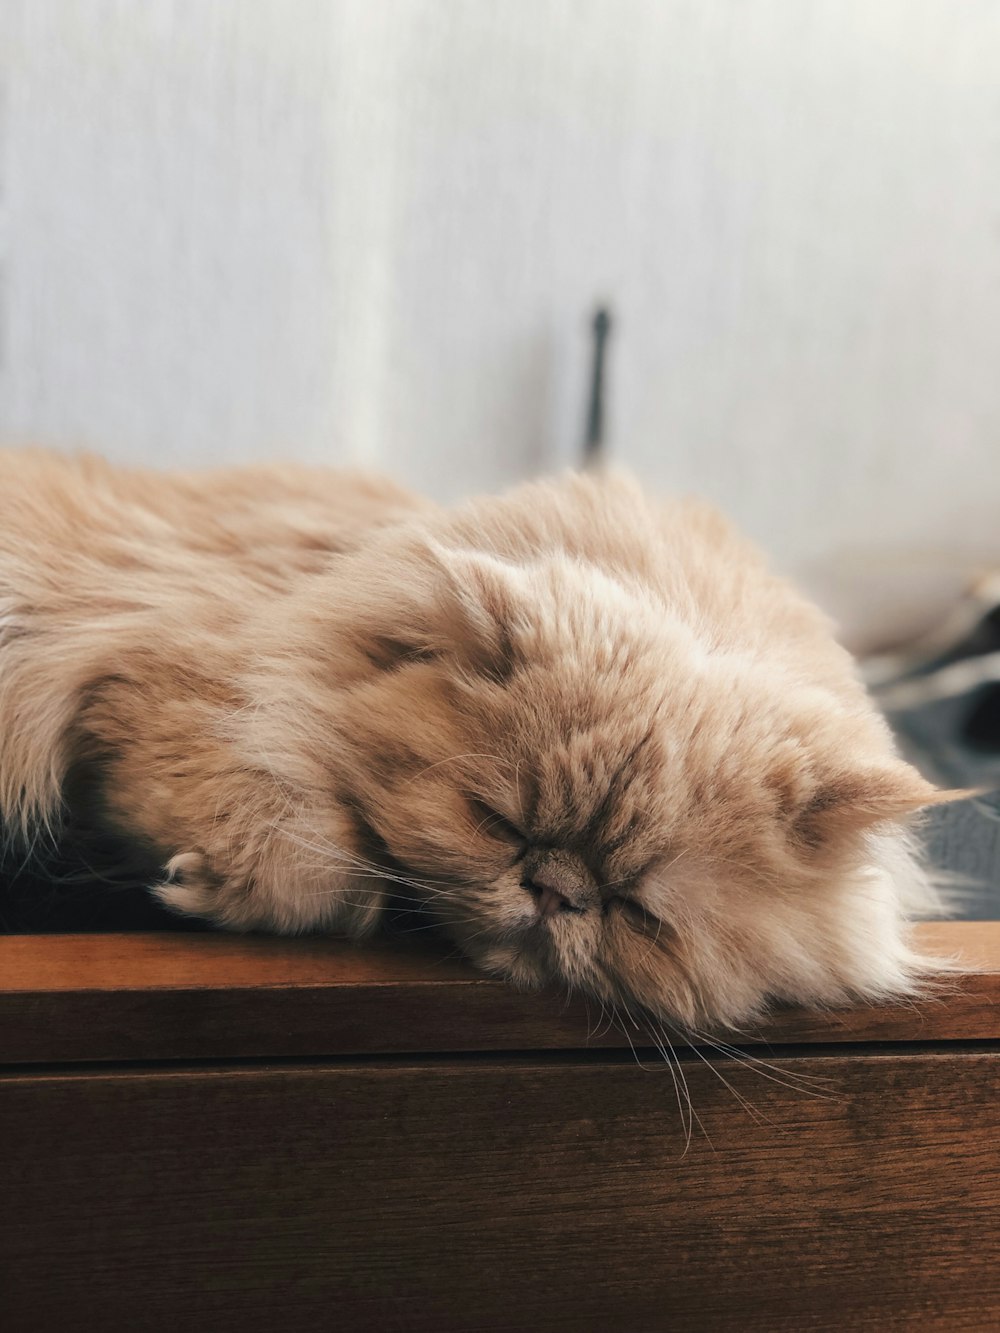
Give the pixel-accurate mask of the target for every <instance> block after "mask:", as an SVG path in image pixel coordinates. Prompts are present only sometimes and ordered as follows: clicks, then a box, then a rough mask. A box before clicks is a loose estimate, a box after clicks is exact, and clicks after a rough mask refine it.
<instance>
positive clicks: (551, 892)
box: [521, 877, 583, 917]
mask: <svg viewBox="0 0 1000 1333" xmlns="http://www.w3.org/2000/svg"><path fill="white" fill-rule="evenodd" d="M521 888H524V889H527V890H528V893H531V896H532V897H533V898H535V906H536V908H537V909H539V916H541V917H545V916H555V914H556V913H557V912H581V910H583V908H577V906H573V904H572V902H571V901H569V898H568V897H567V896H565V894H564V893H560V892H559V889H557V888H556V886H555V885H552V884H545V882H544V881H543V880H539V878H537V877H532V878H531V880H521Z"/></svg>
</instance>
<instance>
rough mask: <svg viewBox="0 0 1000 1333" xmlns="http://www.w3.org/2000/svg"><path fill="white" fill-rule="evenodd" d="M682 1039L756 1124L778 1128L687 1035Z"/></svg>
mask: <svg viewBox="0 0 1000 1333" xmlns="http://www.w3.org/2000/svg"><path fill="white" fill-rule="evenodd" d="M684 1041H685V1043H686V1044H687V1045H688V1046H690V1047H691V1050H692V1051H694V1053H695V1055H696V1056H697V1057H698V1059H699V1060H700V1061H701V1062H702V1064H703V1065H705V1067H706V1068H707V1069H710V1070H711V1071H712V1073H713V1074H714V1075H715V1077H716V1078H717V1079H718V1080H719V1082H720V1083H722V1084H723V1085H724V1086H725V1087H727V1088H728V1089H729V1091H730V1092H731V1093H732V1095H733V1096H734V1097H735V1098H736V1100H737V1101H738V1102H739V1104H740V1105H741V1106H742V1107H743V1109H744V1111H746V1113H747V1115H748V1116H749V1117H750V1119H751V1120H752V1121H753V1122H754V1123H755V1124H758V1125H759V1124H767V1125H770V1126H771V1128H772V1129H779V1126H777V1125H776V1124H775V1123H774V1121H773V1120H769V1119H768V1117H767V1116H766V1115H764V1113H763V1112H762V1111H759V1110H758V1109H757V1107H755V1106H754V1105H753V1103H752V1102H750V1101H748V1099H747V1098H746V1097H744V1096H743V1095H742V1093H739V1092H737V1091H736V1089H735V1088H734V1087H733V1085H732V1084H731V1083H730V1082H729V1080H728V1079H727V1078H725V1077H724V1075H723V1074H721V1073H720V1072H719V1070H718V1069H717V1068H716V1066H715V1065H714V1064H713V1063H712V1061H711V1060H709V1059H708V1058H707V1057H706V1056H705V1055H703V1054H702V1052H701V1051H699V1049H698V1047H697V1046H695V1045H693V1044H692V1043H691V1042H690V1041H689V1040H688V1038H687V1037H684Z"/></svg>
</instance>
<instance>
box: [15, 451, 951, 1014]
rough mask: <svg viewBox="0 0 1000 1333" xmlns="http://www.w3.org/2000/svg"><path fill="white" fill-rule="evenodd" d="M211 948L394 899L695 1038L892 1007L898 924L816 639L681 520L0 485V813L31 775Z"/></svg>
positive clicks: (874, 768)
mask: <svg viewBox="0 0 1000 1333" xmlns="http://www.w3.org/2000/svg"><path fill="white" fill-rule="evenodd" d="M81 766H82V768H83V771H84V772H86V773H87V774H88V775H89V780H90V781H92V782H95V783H96V782H99V783H100V786H101V796H102V802H103V806H104V808H105V810H106V812H107V814H108V817H109V818H110V820H111V821H112V823H113V824H114V825H115V826H116V827H118V828H119V829H122V830H125V831H127V832H128V833H130V834H131V835H133V836H136V837H138V838H141V839H142V840H143V841H144V842H145V843H146V844H147V845H150V846H152V847H154V848H156V849H158V852H159V855H160V856H161V857H162V861H163V863H164V865H165V866H167V867H168V875H169V878H168V879H167V880H166V882H164V883H163V884H162V885H160V886H159V887H157V888H156V890H155V891H156V892H157V893H158V894H159V896H160V897H161V898H162V899H163V901H165V902H166V903H168V904H169V905H170V906H171V907H173V908H175V909H176V910H178V911H180V912H186V913H193V914H196V915H203V916H205V917H208V918H210V919H211V920H213V921H215V922H217V923H220V924H222V925H224V926H228V927H231V928H234V929H237V930H249V929H262V930H275V931H302V930H316V929H319V930H333V931H343V932H346V933H348V934H350V935H352V936H360V935H362V934H364V933H365V932H366V931H368V930H370V929H371V928H372V927H373V926H374V925H375V924H376V923H377V922H378V920H379V918H380V916H381V915H382V913H383V912H384V910H385V908H386V907H387V906H389V905H391V904H392V903H393V901H395V898H396V896H397V895H406V896H410V897H414V898H416V899H417V900H418V901H419V902H420V903H421V904H422V905H423V906H424V907H425V908H426V909H427V910H428V911H429V912H430V913H431V914H432V915H433V916H434V918H436V919H437V920H438V921H439V922H440V923H441V924H442V926H443V927H444V929H445V930H446V931H447V932H448V933H449V934H450V935H451V936H452V937H453V938H454V939H455V940H456V941H457V942H458V944H459V945H460V946H461V947H462V948H463V950H464V951H465V952H466V953H467V955H468V956H469V957H470V958H471V959H472V960H473V961H475V962H476V963H478V964H479V965H480V966H482V967H483V968H485V969H487V970H489V971H491V972H495V973H499V974H500V975H502V976H505V977H508V978H510V979H512V980H513V981H515V982H518V983H522V984H531V985H534V984H537V983H544V982H546V981H555V982H557V983H562V984H568V985H570V986H572V987H577V988H582V989H584V990H585V991H587V992H589V993H591V994H593V995H595V996H597V997H599V998H600V999H602V1000H605V1001H610V1002H613V1003H616V1004H622V1005H624V1006H625V1007H626V1008H627V1007H629V1006H631V1005H633V1004H634V1005H637V1006H640V1007H642V1008H647V1009H649V1010H652V1011H654V1012H656V1013H657V1014H659V1015H660V1016H662V1017H665V1018H667V1019H670V1020H673V1021H675V1022H678V1023H682V1024H686V1025H689V1026H691V1027H696V1026H698V1025H703V1024H709V1023H714V1024H719V1023H738V1022H741V1021H743V1020H745V1019H746V1018H747V1017H748V1016H751V1015H753V1014H755V1013H757V1012H759V1011H760V1010H761V1009H762V1008H763V1007H764V1005H765V1004H766V1003H767V1001H768V1000H769V999H771V998H778V999H782V1000H791V1001H800V1002H804V1003H812V1004H835V1003H840V1002H843V1001H845V1000H850V999H854V998H873V997H883V996H889V995H895V994H903V993H908V992H911V991H912V990H913V989H914V988H915V987H916V986H917V985H918V983H919V979H920V978H921V976H922V975H924V974H925V972H926V971H927V969H928V967H929V964H928V962H927V961H926V960H923V959H921V958H919V957H918V956H917V955H916V954H915V953H914V952H913V951H912V949H911V947H910V944H909V943H908V941H907V934H906V925H905V921H906V918H907V917H908V916H909V915H910V914H913V913H919V912H921V911H926V910H927V909H928V908H933V905H934V898H933V892H932V890H931V889H930V887H929V885H928V883H927V880H926V877H925V875H924V874H923V872H922V871H921V869H920V868H919V865H918V863H917V861H916V859H915V857H914V856H913V854H912V853H911V851H910V849H909V845H908V842H907V840H906V834H905V832H904V824H905V821H906V819H907V817H908V816H909V815H910V814H911V813H912V812H913V811H915V810H916V809H917V808H919V807H920V806H922V805H926V804H928V803H930V802H933V801H934V800H936V799H938V794H937V793H935V792H934V791H933V789H932V788H930V787H929V786H928V785H927V784H926V783H925V782H924V781H923V780H922V779H921V778H920V777H919V776H918V775H917V774H916V773H915V772H914V771H913V770H912V769H910V768H909V767H907V766H906V765H905V764H903V763H902V762H901V761H900V760H899V759H898V758H897V757H896V755H895V753H894V750H893V746H892V742H891V740H890V737H889V734H888V731H887V729H886V726H885V724H884V723H883V721H882V720H881V718H880V717H879V716H877V715H876V713H875V710H874V709H873V707H872V706H871V704H870V703H869V701H868V699H867V697H866V695H865V692H864V690H863V688H862V687H861V685H860V684H859V683H858V680H857V678H856V676H855V672H854V669H853V666H852V663H851V660H850V658H849V657H848V655H847V654H846V653H845V652H844V651H843V650H842V649H841V648H840V647H838V646H837V644H836V643H835V641H834V639H833V636H832V634H831V630H830V626H829V625H828V623H827V621H826V619H825V618H824V616H823V615H821V614H820V613H819V612H818V611H817V610H815V609H814V608H813V607H812V606H811V605H809V604H808V603H807V602H805V601H804V600H803V599H802V598H801V597H800V596H799V595H798V594H797V593H796V592H795V591H794V590H793V589H792V588H791V587H790V586H789V585H788V584H786V583H785V582H783V581H781V580H779V579H777V578H775V577H773V576H771V575H770V574H769V573H768V572H767V571H766V569H765V567H764V565H763V563H762V561H761V559H760V558H759V556H758V555H757V553H756V552H755V551H754V550H753V549H752V548H751V547H750V546H749V545H748V544H747V543H745V542H744V541H743V540H741V539H740V538H739V537H738V536H736V535H735V534H734V533H733V531H732V530H731V529H730V528H729V526H728V525H727V524H726V523H725V522H724V521H723V520H722V519H721V518H720V517H719V516H718V515H717V514H715V513H714V512H712V511H710V510H708V509H707V508H705V507H703V506H701V505H698V504H693V503H662V504H661V503H655V502H651V501H650V500H648V499H647V498H646V497H645V496H644V494H643V493H642V492H641V491H640V489H639V488H638V487H637V486H636V485H635V484H634V483H633V482H631V481H630V480H628V479H627V478H624V477H621V476H610V477H604V478H596V477H581V476H567V477H564V478H562V479H559V480H555V481H547V482H540V483H535V484H530V485H526V486H522V487H520V488H519V489H517V490H515V491H513V492H511V493H510V494H508V495H506V496H502V497H500V498H487V499H480V500H475V501H472V502H470V503H467V504H465V505H463V506H460V507H458V508H455V509H453V510H444V509H439V508H437V507H435V506H433V505H430V504H429V503H426V502H423V501H420V500H417V499H414V498H413V497H410V496H408V495H406V494H404V493H403V492H401V491H400V490H398V489H397V488H396V487H394V486H392V485H390V484H389V483H383V482H376V481H371V480H364V479H359V478H353V477H349V476H343V475H338V474H334V473H328V472H322V471H318V470H317V471H310V470H308V469H293V468H289V467H280V468H271V469H262V468H254V469H245V470H241V471H231V472H223V473H214V474H212V473H206V474H203V475H185V476H169V475H162V474H154V473H150V472H138V471H127V470H124V469H115V468H111V467H109V466H107V465H105V464H103V463H101V462H100V461H97V460H94V459H82V460H67V459H61V458H57V457H54V456H51V455H46V454H43V453H31V452H10V453H7V454H0V813H2V816H3V818H4V820H5V821H6V823H7V824H8V826H14V825H15V824H16V825H17V826H19V827H21V828H22V829H23V830H24V831H25V832H26V833H27V834H28V835H29V836H30V834H31V832H32V830H33V829H35V828H36V827H37V826H39V825H44V826H46V827H48V828H52V827H55V826H57V825H58V823H59V820H60V812H61V806H62V802H63V792H64V784H65V780H66V776H67V774H68V773H70V772H71V771H74V772H79V771H80V770H81Z"/></svg>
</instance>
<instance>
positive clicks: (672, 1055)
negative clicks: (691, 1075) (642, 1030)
mask: <svg viewBox="0 0 1000 1333" xmlns="http://www.w3.org/2000/svg"><path fill="white" fill-rule="evenodd" d="M657 1031H658V1032H659V1034H660V1040H659V1041H658V1040H657V1038H656V1033H657ZM649 1035H650V1038H651V1039H652V1041H653V1044H654V1045H655V1046H656V1048H657V1050H659V1051H660V1052H661V1054H662V1055H663V1058H664V1060H665V1061H666V1063H667V1068H668V1069H669V1070H670V1077H671V1078H672V1079H673V1083H674V1092H675V1094H676V1096H677V1109H678V1110H679V1111H680V1113H681V1118H682V1120H683V1116H684V1111H683V1108H682V1106H681V1089H682V1088H683V1091H684V1100H685V1103H686V1104H687V1108H688V1124H687V1142H686V1143H685V1145H684V1155H686V1154H687V1152H688V1149H689V1148H690V1147H691V1136H692V1134H693V1132H694V1122H695V1121H697V1124H698V1128H699V1129H700V1130H701V1132H702V1134H704V1136H705V1140H706V1142H707V1143H708V1146H709V1147H710V1148H711V1149H712V1151H713V1152H714V1151H715V1145H714V1144H713V1143H712V1140H711V1138H710V1137H709V1133H708V1130H707V1129H706V1128H705V1125H704V1123H703V1121H702V1118H701V1116H700V1115H699V1114H698V1112H697V1111H696V1110H695V1109H694V1102H693V1100H692V1098H691V1090H690V1088H689V1087H688V1081H687V1078H686V1077H685V1074H684V1067H683V1065H682V1064H681V1062H680V1059H679V1057H678V1055H677V1052H676V1051H675V1050H674V1047H673V1043H672V1042H671V1040H670V1038H669V1037H668V1036H667V1034H666V1030H665V1029H664V1028H663V1027H662V1026H661V1025H657V1024H654V1023H653V1022H652V1020H650V1033H649ZM673 1064H676V1066H677V1072H676V1074H675V1073H674V1069H673Z"/></svg>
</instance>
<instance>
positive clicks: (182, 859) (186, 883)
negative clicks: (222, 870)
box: [152, 852, 215, 916]
mask: <svg viewBox="0 0 1000 1333" xmlns="http://www.w3.org/2000/svg"><path fill="white" fill-rule="evenodd" d="M163 875H164V878H163V879H162V881H161V882H160V883H159V884H154V885H153V887H152V892H153V894H154V896H155V897H156V898H158V899H159V900H160V902H161V903H163V905H164V906H165V907H169V908H170V910H171V911H172V912H182V913H184V914H185V915H186V916H206V915H208V914H209V911H210V908H211V904H212V900H213V897H214V888H215V885H214V880H213V877H212V875H211V872H210V871H209V868H208V862H207V860H206V858H205V857H204V856H203V855H202V854H201V852H178V854H177V855H176V856H172V857H171V858H170V860H169V861H168V862H167V864H166V865H165V866H164V867H163Z"/></svg>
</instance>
